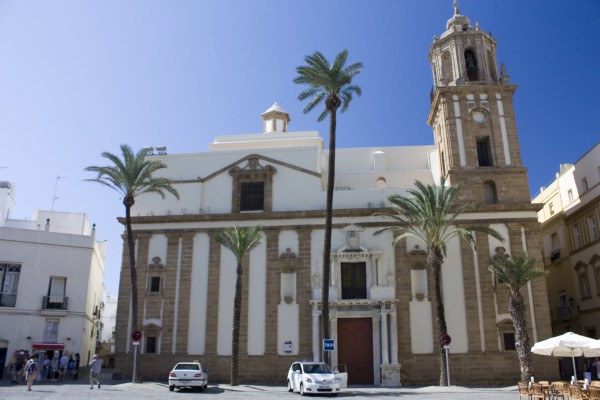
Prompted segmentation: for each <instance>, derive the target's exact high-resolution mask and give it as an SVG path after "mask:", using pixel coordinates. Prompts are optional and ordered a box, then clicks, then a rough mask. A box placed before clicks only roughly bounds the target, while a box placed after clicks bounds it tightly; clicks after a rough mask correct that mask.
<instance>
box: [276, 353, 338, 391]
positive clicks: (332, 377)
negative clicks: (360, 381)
mask: <svg viewBox="0 0 600 400" xmlns="http://www.w3.org/2000/svg"><path fill="white" fill-rule="evenodd" d="M341 375H342V374H340V373H337V372H334V371H332V370H331V368H330V367H329V365H327V364H325V363H324V362H316V361H296V362H295V363H293V364H292V366H291V367H290V369H289V371H288V375H287V388H288V391H289V392H294V391H298V392H300V394H301V395H302V396H304V395H305V394H330V395H332V396H335V395H337V394H338V393H339V392H340V388H341V386H342V384H343V381H346V380H345V379H344V378H343V377H342V376H341Z"/></svg>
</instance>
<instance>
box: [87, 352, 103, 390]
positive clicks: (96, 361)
mask: <svg viewBox="0 0 600 400" xmlns="http://www.w3.org/2000/svg"><path fill="white" fill-rule="evenodd" d="M89 367H90V389H93V388H94V382H96V383H97V384H98V389H100V370H101V369H102V360H101V359H100V357H98V355H97V354H94V356H93V357H92V361H90V364H89Z"/></svg>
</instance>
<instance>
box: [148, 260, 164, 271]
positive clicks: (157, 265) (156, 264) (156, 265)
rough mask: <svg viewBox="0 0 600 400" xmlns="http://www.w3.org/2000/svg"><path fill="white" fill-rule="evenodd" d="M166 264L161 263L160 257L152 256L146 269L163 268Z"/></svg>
mask: <svg viewBox="0 0 600 400" xmlns="http://www.w3.org/2000/svg"><path fill="white" fill-rule="evenodd" d="M165 268H166V266H165V265H164V264H163V263H162V260H161V259H160V257H153V258H152V262H151V263H150V264H148V269H165Z"/></svg>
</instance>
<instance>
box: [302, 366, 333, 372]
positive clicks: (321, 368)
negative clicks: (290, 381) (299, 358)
mask: <svg viewBox="0 0 600 400" xmlns="http://www.w3.org/2000/svg"><path fill="white" fill-rule="evenodd" d="M304 372H305V373H307V374H332V373H333V372H332V371H331V368H329V365H327V364H305V365H304Z"/></svg>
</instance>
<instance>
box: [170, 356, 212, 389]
mask: <svg viewBox="0 0 600 400" xmlns="http://www.w3.org/2000/svg"><path fill="white" fill-rule="evenodd" d="M183 387H185V388H193V389H196V390H198V391H200V392H202V391H204V389H206V388H207V387H208V371H207V370H203V369H202V364H200V362H199V361H191V362H180V363H177V364H176V365H175V366H174V367H173V370H171V372H169V390H170V391H171V392H172V391H173V390H175V388H183Z"/></svg>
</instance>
